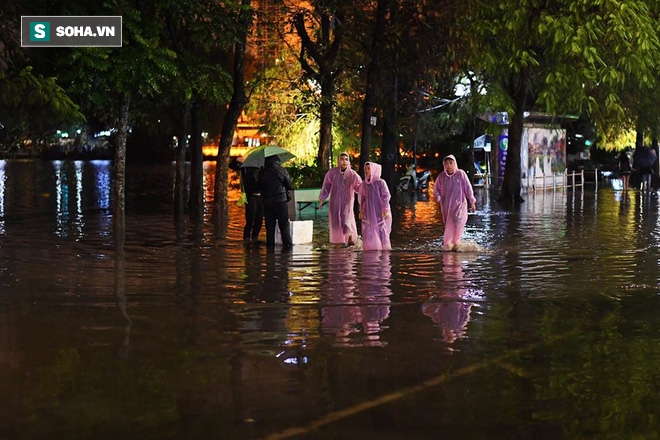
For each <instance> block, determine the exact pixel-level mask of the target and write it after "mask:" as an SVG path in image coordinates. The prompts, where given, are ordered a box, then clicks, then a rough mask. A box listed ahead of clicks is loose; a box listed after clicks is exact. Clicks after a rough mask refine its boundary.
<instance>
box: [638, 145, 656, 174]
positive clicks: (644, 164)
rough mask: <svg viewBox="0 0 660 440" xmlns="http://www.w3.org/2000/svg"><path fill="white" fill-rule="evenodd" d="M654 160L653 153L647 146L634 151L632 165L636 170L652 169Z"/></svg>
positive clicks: (654, 155)
mask: <svg viewBox="0 0 660 440" xmlns="http://www.w3.org/2000/svg"><path fill="white" fill-rule="evenodd" d="M656 159H657V156H656V154H655V151H654V150H653V149H652V148H651V147H647V146H642V147H640V148H637V149H635V153H634V154H633V164H634V165H635V168H637V169H639V168H650V167H652V166H653V164H654V163H655V160H656Z"/></svg>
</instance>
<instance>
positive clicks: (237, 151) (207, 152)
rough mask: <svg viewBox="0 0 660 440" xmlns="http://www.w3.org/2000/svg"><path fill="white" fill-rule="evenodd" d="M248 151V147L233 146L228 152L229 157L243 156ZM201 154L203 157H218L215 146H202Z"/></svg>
mask: <svg viewBox="0 0 660 440" xmlns="http://www.w3.org/2000/svg"><path fill="white" fill-rule="evenodd" d="M249 150H250V147H242V146H233V147H231V150H230V151H229V155H230V156H231V157H238V156H243V155H245V153H247V152H248V151H249ZM202 154H203V155H204V157H216V156H217V155H218V146H217V145H204V146H203V147H202Z"/></svg>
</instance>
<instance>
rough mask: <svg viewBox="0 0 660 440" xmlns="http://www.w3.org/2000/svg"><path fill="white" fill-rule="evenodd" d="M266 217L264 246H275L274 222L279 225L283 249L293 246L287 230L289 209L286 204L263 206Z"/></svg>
mask: <svg viewBox="0 0 660 440" xmlns="http://www.w3.org/2000/svg"><path fill="white" fill-rule="evenodd" d="M264 215H265V217H266V246H275V222H276V221H277V223H278V224H279V225H280V234H282V244H283V245H284V246H285V247H291V246H293V241H292V240H291V231H290V230H289V207H288V205H287V203H286V202H280V203H272V204H270V203H268V204H264Z"/></svg>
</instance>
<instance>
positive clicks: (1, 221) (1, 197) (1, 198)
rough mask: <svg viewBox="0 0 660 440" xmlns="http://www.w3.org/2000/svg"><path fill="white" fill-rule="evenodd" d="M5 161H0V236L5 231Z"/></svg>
mask: <svg viewBox="0 0 660 440" xmlns="http://www.w3.org/2000/svg"><path fill="white" fill-rule="evenodd" d="M6 163H7V162H6V161H4V160H0V235H4V234H5V233H6V230H5V181H6V180H7V175H6V174H5V165H6Z"/></svg>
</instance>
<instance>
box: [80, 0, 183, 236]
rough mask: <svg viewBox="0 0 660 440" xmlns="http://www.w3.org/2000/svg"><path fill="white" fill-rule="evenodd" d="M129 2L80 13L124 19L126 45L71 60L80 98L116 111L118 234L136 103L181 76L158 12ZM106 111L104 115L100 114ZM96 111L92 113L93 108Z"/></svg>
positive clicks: (86, 50) (88, 50) (122, 0)
mask: <svg viewBox="0 0 660 440" xmlns="http://www.w3.org/2000/svg"><path fill="white" fill-rule="evenodd" d="M140 6H143V5H140V4H135V3H133V2H131V1H130V0H117V1H115V2H113V3H107V4H104V5H103V6H102V7H101V9H100V10H98V9H94V8H93V7H92V10H91V11H90V10H88V9H86V7H87V6H86V5H81V11H80V12H83V11H87V12H94V13H105V14H106V15H121V16H122V17H123V32H122V38H123V41H122V43H123V46H122V47H120V48H80V49H75V50H73V51H72V52H71V58H70V59H69V60H68V61H69V62H70V63H72V64H73V65H74V66H75V69H74V72H73V78H72V80H73V82H74V84H76V87H77V88H78V90H80V91H81V93H85V92H92V91H93V93H94V95H93V96H94V99H95V101H93V102H90V106H94V107H96V110H97V111H103V112H107V111H108V110H109V109H112V110H114V112H116V113H114V114H115V116H116V119H115V121H116V124H117V136H116V144H115V157H114V166H113V174H114V191H113V193H114V194H113V195H114V198H113V200H114V209H115V213H116V214H115V215H116V218H115V231H116V233H117V234H123V231H124V229H125V220H124V213H125V209H124V208H125V179H126V139H127V137H128V131H129V122H130V118H131V103H132V102H133V100H135V99H140V98H143V97H148V96H153V95H157V94H160V93H162V89H163V86H164V85H165V84H166V83H167V80H168V78H170V77H171V76H176V75H177V73H178V72H177V70H176V66H175V64H174V63H173V60H174V58H175V57H176V54H174V53H173V52H172V51H171V50H169V49H168V48H167V47H164V46H163V45H162V44H160V39H161V36H162V34H163V32H162V22H161V21H160V20H158V18H157V14H156V13H157V11H156V10H155V9H154V8H144V7H140ZM100 109H102V110H100ZM89 110H90V111H92V109H91V108H90V109H89Z"/></svg>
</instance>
